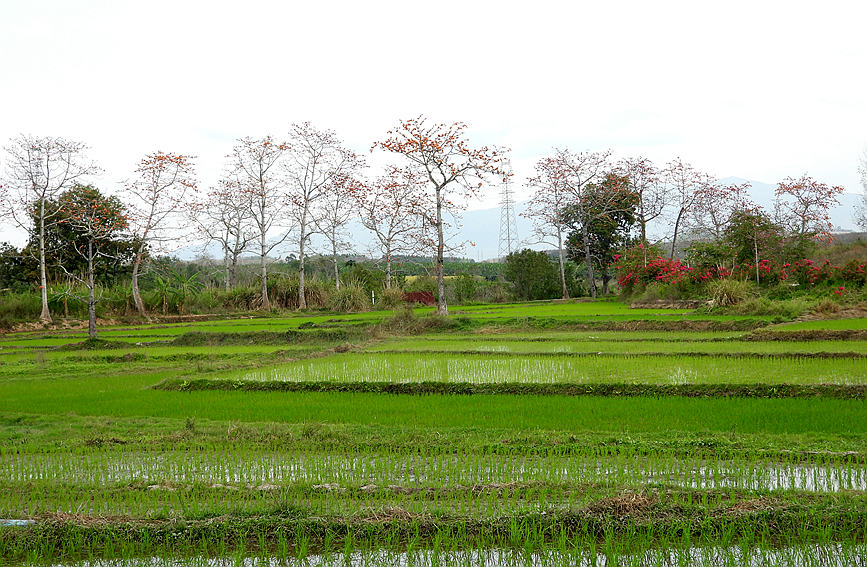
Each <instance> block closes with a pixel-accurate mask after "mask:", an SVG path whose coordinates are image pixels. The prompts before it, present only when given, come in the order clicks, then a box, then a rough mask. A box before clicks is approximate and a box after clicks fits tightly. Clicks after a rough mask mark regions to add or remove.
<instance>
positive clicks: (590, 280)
mask: <svg viewBox="0 0 867 567" xmlns="http://www.w3.org/2000/svg"><path fill="white" fill-rule="evenodd" d="M581 224H582V227H581V232H582V238H583V240H584V264H585V265H586V266H587V287H588V288H589V289H590V297H592V298H593V299H596V295H597V294H596V274H594V273H593V255H592V254H590V236H589V235H588V234H587V222H583V223H581Z"/></svg>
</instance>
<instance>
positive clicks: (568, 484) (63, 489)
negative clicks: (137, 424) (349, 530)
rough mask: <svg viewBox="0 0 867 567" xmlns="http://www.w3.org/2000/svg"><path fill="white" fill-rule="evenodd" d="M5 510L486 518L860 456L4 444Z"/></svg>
mask: <svg viewBox="0 0 867 567" xmlns="http://www.w3.org/2000/svg"><path fill="white" fill-rule="evenodd" d="M0 478H2V479H4V480H3V481H2V482H0V486H5V487H6V488H7V489H8V491H7V492H5V494H6V497H5V498H2V499H0V510H2V513H3V514H4V515H6V516H12V517H15V516H16V515H18V516H20V515H22V514H23V515H25V516H29V515H37V514H40V513H54V512H64V513H86V514H99V515H103V514H126V515H130V516H148V515H175V514H179V513H181V514H183V513H191V514H194V515H198V514H201V513H205V512H208V511H214V510H216V511H221V510H225V509H227V508H231V507H232V506H233V505H239V506H241V507H250V508H256V509H263V508H267V507H268V506H273V505H274V504H275V503H278V502H281V501H290V502H295V503H302V504H303V506H304V507H305V508H309V509H313V510H315V511H316V512H317V513H322V514H328V515H346V514H350V515H351V514H352V513H354V512H355V510H353V509H348V510H347V509H346V506H350V507H351V506H356V505H357V506H360V507H362V508H369V507H371V506H376V505H378V504H382V503H394V502H400V503H402V504H401V506H403V505H406V506H409V507H410V508H411V509H413V510H415V511H417V512H418V513H424V512H425V510H429V509H431V506H433V509H437V505H438V503H440V502H441V503H442V508H443V509H445V510H447V511H452V510H453V509H455V508H457V512H455V513H460V514H462V515H467V516H476V515H479V516H490V515H501V514H503V513H507V512H508V510H512V509H516V508H527V509H532V508H536V509H546V508H558V509H561V508H565V509H573V508H580V507H582V506H585V505H586V504H587V503H588V502H589V501H591V500H592V499H593V498H595V497H599V496H602V495H604V494H609V493H611V492H612V491H616V490H621V489H625V488H637V489H641V488H643V487H647V486H662V487H669V488H674V489H694V490H717V491H719V492H720V494H726V493H731V494H734V493H736V492H743V491H747V492H754V493H770V492H780V491H807V492H814V493H826V492H833V493H839V492H842V491H864V490H865V489H867V462H865V458H864V456H862V455H849V456H843V457H835V458H831V457H830V456H828V455H808V456H806V457H804V456H799V457H797V458H795V457H791V459H790V460H769V459H762V458H756V459H751V458H745V457H743V456H740V457H733V458H723V457H720V456H713V455H711V454H706V455H704V456H701V455H697V456H683V455H673V454H669V453H651V454H637V453H636V454H628V453H626V452H613V453H610V454H609V453H606V452H605V451H602V450H600V451H599V452H598V453H596V454H594V453H593V452H584V453H582V454H576V453H572V452H569V451H566V450H550V451H546V452H543V453H541V454H526V453H521V452H515V453H511V454H510V453H502V452H500V451H496V452H495V451H486V450H480V451H460V452H456V453H443V452H428V451H425V450H424V449H421V450H419V451H415V452H400V451H392V452H389V451H378V452H375V453H373V452H369V453H359V452H357V451H356V450H354V449H351V448H344V449H342V450H332V451H329V452H307V451H300V450H298V451H266V450H261V449H257V448H249V447H226V446H215V447H214V448H213V450H211V451H204V450H199V451H195V452H188V451H175V452H173V451H168V452H164V451H159V452H158V451H146V450H140V449H138V450H134V449H126V448H111V449H105V448H86V449H79V450H76V451H74V452H62V451H49V452H44V453H28V452H21V453H17V452H16V453H7V454H4V455H3V456H2V459H0Z"/></svg>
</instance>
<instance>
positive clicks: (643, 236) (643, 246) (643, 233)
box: [639, 217, 647, 268]
mask: <svg viewBox="0 0 867 567" xmlns="http://www.w3.org/2000/svg"><path fill="white" fill-rule="evenodd" d="M639 222H640V223H641V251H642V253H643V254H644V267H645V268H646V267H647V221H646V220H644V218H643V217H642V219H641V220H640V221H639Z"/></svg>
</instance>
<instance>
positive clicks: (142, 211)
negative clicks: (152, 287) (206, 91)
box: [126, 151, 196, 317]
mask: <svg viewBox="0 0 867 567" xmlns="http://www.w3.org/2000/svg"><path fill="white" fill-rule="evenodd" d="M193 159H194V158H193V157H192V156H188V155H183V154H171V153H164V152H160V151H158V152H155V153H152V154H148V155H146V156H145V157H144V158H142V160H141V161H140V162H139V164H138V167H137V168H136V174H138V176H137V177H136V178H135V179H134V180H133V181H131V182H129V183H127V185H126V191H127V193H128V195H129V201H130V203H129V206H130V223H131V225H132V226H131V228H132V233H133V236H134V237H135V241H136V250H135V256H134V257H133V262H132V297H133V301H134V302H135V307H136V309H137V310H138V312H139V314H140V315H141V316H143V317H145V316H147V312H146V311H145V306H144V302H143V301H142V298H141V293H140V292H139V285H138V278H139V270H140V268H141V263H142V260H143V259H144V255H145V252H146V251H147V250H148V249H153V248H156V247H160V246H162V245H164V244H166V243H167V242H170V241H175V240H177V239H178V238H180V236H181V228H182V226H181V225H182V223H181V222H180V213H181V211H182V209H183V207H184V205H185V204H186V199H187V198H188V197H189V194H190V193H192V192H194V191H195V190H196V174H195V166H194V164H193ZM173 221H174V222H173Z"/></svg>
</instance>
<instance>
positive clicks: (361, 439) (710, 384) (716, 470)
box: [0, 301, 867, 567]
mask: <svg viewBox="0 0 867 567" xmlns="http://www.w3.org/2000/svg"><path fill="white" fill-rule="evenodd" d="M85 339H86V333H85V332H83V331H80V330H76V329H66V330H52V331H49V330H31V331H27V332H16V333H7V334H5V335H0V563H3V564H37V565H53V566H61V565H64V566H65V565H69V566H71V565H76V566H82V567H84V566H93V567H96V566H108V565H112V566H114V565H140V566H145V565H147V566H152V565H208V566H212V565H213V566H223V565H227V566H228V565H269V566H270V565H299V566H301V565H311V566H312V565H322V566H324V565H338V564H339V565H358V566H362V565H395V566H398V565H399V566H410V565H420V566H421V565H424V566H428V565H430V566H433V565H490V566H506V565H534V566H547V565H588V566H589V565H606V566H610V565H811V566H812V565H816V566H819V565H822V566H837V565H865V564H867V560H865V557H867V325H865V320H864V319H839V320H809V321H806V320H805V321H797V322H781V321H779V320H774V319H772V318H769V317H750V316H743V317H736V316H727V317H721V316H711V315H706V314H701V313H695V312H692V311H688V310H672V309H658V310H656V309H630V308H629V307H628V306H626V305H623V304H621V303H617V302H613V301H599V302H550V303H523V304H510V305H475V306H459V307H455V308H452V314H451V315H450V316H449V318H447V319H442V318H437V317H434V316H432V315H431V313H430V310H429V309H416V310H415V311H414V312H409V311H402V312H400V313H396V314H395V313H390V312H385V311H383V312H370V313H359V314H349V315H342V314H328V313H322V314H315V315H310V314H304V315H299V316H281V317H262V318H252V319H251V318H246V319H236V320H214V321H197V322H187V323H173V324H150V325H131V326H107V327H105V328H101V329H100V340H98V341H96V342H90V341H86V340H85Z"/></svg>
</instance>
